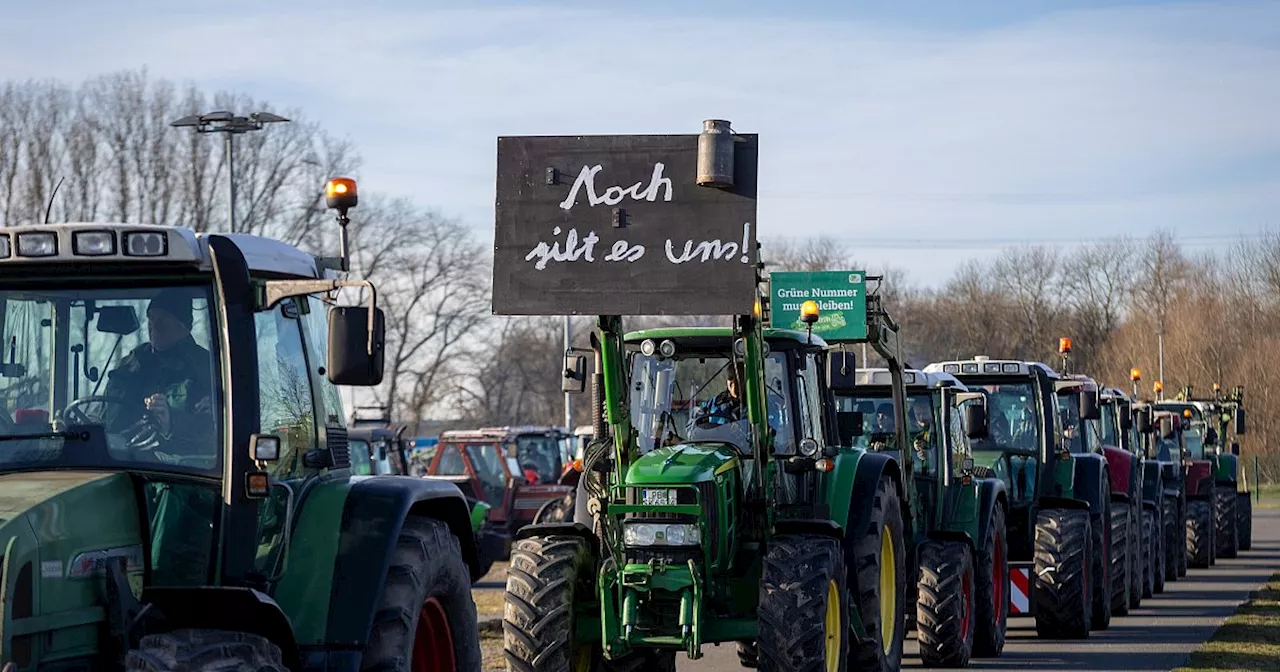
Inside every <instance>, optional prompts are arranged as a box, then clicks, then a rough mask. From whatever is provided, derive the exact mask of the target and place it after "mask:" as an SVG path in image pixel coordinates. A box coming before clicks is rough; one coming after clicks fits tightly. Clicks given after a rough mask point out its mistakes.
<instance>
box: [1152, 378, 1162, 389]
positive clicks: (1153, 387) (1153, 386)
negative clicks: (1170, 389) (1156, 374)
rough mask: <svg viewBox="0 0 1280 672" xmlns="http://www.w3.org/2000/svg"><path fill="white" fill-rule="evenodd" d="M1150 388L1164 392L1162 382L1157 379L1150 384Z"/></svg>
mask: <svg viewBox="0 0 1280 672" xmlns="http://www.w3.org/2000/svg"><path fill="white" fill-rule="evenodd" d="M1151 388H1152V389H1153V390H1155V391H1156V392H1164V383H1162V382H1160V381H1158V380H1157V381H1156V383H1155V385H1152V386H1151Z"/></svg>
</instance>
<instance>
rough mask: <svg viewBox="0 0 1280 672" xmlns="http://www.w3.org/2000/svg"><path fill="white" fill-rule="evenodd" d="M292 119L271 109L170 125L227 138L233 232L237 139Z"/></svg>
mask: <svg viewBox="0 0 1280 672" xmlns="http://www.w3.org/2000/svg"><path fill="white" fill-rule="evenodd" d="M286 121H289V120H288V119H285V118H284V117H282V116H280V115H277V114H272V113H270V112H254V113H253V114H250V115H249V116H247V117H238V116H236V115H234V114H232V113H230V112H226V111H220V112H210V113H208V114H192V115H188V116H185V117H182V118H181V119H178V120H177V121H174V122H171V123H170V124H169V125H170V126H173V127H175V128H194V129H196V133H222V134H223V135H224V137H225V141H224V143H223V150H222V151H223V153H224V155H225V157H226V161H227V222H228V229H229V232H230V233H237V231H236V165H235V164H236V160H235V151H236V150H235V143H234V138H235V136H237V135H240V134H242V133H248V132H250V131H260V130H262V127H263V125H265V124H271V123H279V122H286Z"/></svg>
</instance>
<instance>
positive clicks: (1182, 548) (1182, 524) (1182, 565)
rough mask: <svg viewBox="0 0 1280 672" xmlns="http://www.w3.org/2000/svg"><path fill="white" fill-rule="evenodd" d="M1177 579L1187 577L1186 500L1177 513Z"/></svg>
mask: <svg viewBox="0 0 1280 672" xmlns="http://www.w3.org/2000/svg"><path fill="white" fill-rule="evenodd" d="M1177 548H1178V578H1182V577H1184V576H1186V575H1187V500H1183V501H1182V507H1181V510H1180V511H1179V513H1178V546H1177Z"/></svg>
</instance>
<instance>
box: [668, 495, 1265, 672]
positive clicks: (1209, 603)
mask: <svg viewBox="0 0 1280 672" xmlns="http://www.w3.org/2000/svg"><path fill="white" fill-rule="evenodd" d="M1277 570H1280V510H1277V509H1254V512H1253V549H1252V550H1250V551H1247V552H1243V553H1241V554H1240V557H1238V558H1235V559H1232V560H1224V559H1219V560H1218V562H1217V564H1216V565H1214V566H1213V567H1210V568H1208V569H1188V570H1187V575H1186V576H1185V577H1183V578H1182V579H1180V580H1179V581H1177V582H1175V583H1172V584H1169V583H1166V584H1165V591H1164V592H1163V593H1161V594H1160V595H1156V596H1154V597H1152V598H1149V599H1146V600H1143V601H1142V606H1141V607H1139V608H1138V609H1136V610H1133V611H1131V612H1129V615H1128V616H1124V617H1113V618H1112V620H1111V627H1110V628H1108V629H1107V630H1105V631H1102V632H1094V633H1093V634H1092V636H1090V637H1089V639H1087V640H1084V641H1076V642H1067V641H1042V640H1040V639H1037V638H1036V632H1035V623H1034V621H1033V620H1032V619H1030V618H1025V617H1019V618H1011V619H1009V634H1008V636H1007V640H1006V643H1005V648H1004V654H1003V655H1001V656H1000V657H999V658H988V659H974V660H973V661H972V662H971V663H970V666H969V667H968V668H967V669H969V670H1019V672H1040V671H1049V670H1052V671H1062V670H1090V671H1093V672H1107V671H1110V670H1115V671H1116V672H1128V671H1130V670H1171V669H1173V668H1175V667H1178V666H1179V665H1182V664H1183V663H1185V662H1186V659H1187V656H1188V655H1189V654H1190V653H1191V652H1192V651H1194V650H1196V649H1197V648H1199V646H1200V644H1201V643H1203V642H1204V641H1205V640H1206V639H1208V638H1209V637H1210V636H1211V635H1213V633H1214V631H1215V630H1217V629H1218V626H1220V625H1222V622H1223V621H1224V620H1226V618H1227V617H1228V616H1230V615H1231V614H1233V613H1235V610H1236V607H1237V606H1239V605H1240V603H1242V602H1244V601H1245V600H1246V599H1248V597H1249V592H1250V591H1252V590H1254V589H1256V588H1258V587H1259V586H1261V585H1262V584H1264V583H1265V582H1266V581H1267V579H1268V578H1270V576H1271V574H1272V573H1274V572H1275V571H1277ZM906 644H907V647H906V651H907V655H906V656H904V657H903V660H902V667H903V669H926V668H924V667H923V666H922V665H921V664H920V658H919V657H918V656H917V655H916V643H915V639H914V635H909V636H908V639H907V643H906ZM704 651H705V654H706V655H705V656H704V657H703V658H702V659H701V660H696V661H695V660H689V659H688V658H685V657H680V658H678V659H677V660H678V663H677V665H676V669H678V670H679V671H680V672H730V671H731V670H733V671H737V670H742V669H744V668H742V667H741V666H740V665H738V657H737V654H736V653H735V649H734V647H733V645H729V644H726V645H723V646H720V647H716V646H709V647H706V648H705V649H704Z"/></svg>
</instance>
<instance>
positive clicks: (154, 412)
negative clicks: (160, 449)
mask: <svg viewBox="0 0 1280 672" xmlns="http://www.w3.org/2000/svg"><path fill="white" fill-rule="evenodd" d="M144 403H145V404H146V406H147V410H148V411H150V413H151V417H153V418H155V421H156V424H157V425H159V426H160V432H161V433H163V434H169V433H170V430H171V429H172V427H171V426H170V424H169V400H168V399H167V398H165V396H164V395H163V394H161V393H159V392H157V393H155V394H153V395H151V396H149V397H147V398H146V400H145V401H144Z"/></svg>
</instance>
